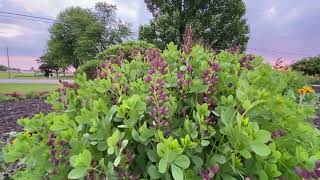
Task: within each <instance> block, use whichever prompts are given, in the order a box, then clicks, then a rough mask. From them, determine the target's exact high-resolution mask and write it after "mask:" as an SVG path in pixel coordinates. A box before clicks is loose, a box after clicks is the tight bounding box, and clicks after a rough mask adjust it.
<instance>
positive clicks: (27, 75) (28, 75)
mask: <svg viewBox="0 0 320 180" xmlns="http://www.w3.org/2000/svg"><path fill="white" fill-rule="evenodd" d="M8 77H9V76H8V73H7V72H0V79H8ZM73 77H74V76H73V74H66V76H63V74H59V76H58V77H57V76H55V74H53V77H52V78H51V79H62V80H66V79H73ZM11 78H12V79H50V78H47V77H44V76H43V75H42V74H39V73H38V74H37V75H36V76H34V74H33V73H16V72H15V73H11Z"/></svg>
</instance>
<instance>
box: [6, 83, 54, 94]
mask: <svg viewBox="0 0 320 180" xmlns="http://www.w3.org/2000/svg"><path fill="white" fill-rule="evenodd" d="M58 87H59V85H58V84H16V83H1V84H0V94H6V93H13V92H18V93H21V94H27V93H30V92H42V91H54V90H55V89H57V88H58Z"/></svg>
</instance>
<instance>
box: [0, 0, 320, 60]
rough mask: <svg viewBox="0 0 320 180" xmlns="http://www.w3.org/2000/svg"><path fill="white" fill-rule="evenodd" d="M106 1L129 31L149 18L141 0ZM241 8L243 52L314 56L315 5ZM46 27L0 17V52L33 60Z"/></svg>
mask: <svg viewBox="0 0 320 180" xmlns="http://www.w3.org/2000/svg"><path fill="white" fill-rule="evenodd" d="M98 1H99V0H0V11H7V12H13V13H21V14H29V15H34V16H41V17H48V18H55V17H56V15H57V13H58V12H59V11H62V10H63V9H65V8H66V7H68V6H81V7H85V8H91V7H93V6H94V4H95V3H96V2H98ZM100 1H101V0H100ZM106 2H108V3H112V4H116V5H117V7H118V11H117V14H118V17H120V18H121V19H122V20H124V21H126V22H128V23H130V24H132V28H133V30H134V31H135V32H136V31H137V29H138V26H139V25H140V24H145V23H148V22H149V20H150V19H151V18H152V17H151V14H150V13H149V12H148V10H147V9H146V6H145V4H144V1H143V0H107V1H106ZM245 3H246V5H247V14H246V18H247V19H248V23H249V25H250V29H251V32H250V41H249V48H248V52H251V53H255V54H259V55H262V56H264V57H265V58H266V59H267V60H268V61H273V60H275V59H277V58H278V57H282V58H284V59H285V60H287V61H294V60H297V59H299V58H301V57H304V56H314V55H317V54H320V43H319V42H320V35H319V32H320V20H319V18H320V1H319V0H308V1H301V0H300V1H299V0H245ZM49 27H50V23H41V22H34V21H27V20H23V19H17V18H11V17H4V15H3V14H0V48H1V49H4V48H3V47H4V46H5V45H8V46H9V48H10V54H11V56H12V59H14V57H20V59H23V58H25V59H36V58H37V57H39V56H40V55H41V54H42V52H43V51H44V50H45V48H46V42H47V40H48V37H49V34H48V28H49ZM1 49H0V64H1V63H2V64H3V62H4V59H3V58H4V57H3V56H4V55H5V54H4V51H3V50H1ZM1 59H2V60H1ZM17 59H19V58H17Z"/></svg>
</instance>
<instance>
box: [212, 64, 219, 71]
mask: <svg viewBox="0 0 320 180" xmlns="http://www.w3.org/2000/svg"><path fill="white" fill-rule="evenodd" d="M211 68H212V69H213V70H214V71H219V69H220V66H219V64H217V63H213V64H212V66H211Z"/></svg>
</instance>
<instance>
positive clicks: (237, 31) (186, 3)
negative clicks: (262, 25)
mask: <svg viewBox="0 0 320 180" xmlns="http://www.w3.org/2000/svg"><path fill="white" fill-rule="evenodd" d="M145 3H146V4H147V7H148V9H149V11H150V12H151V13H152V15H153V17H154V19H153V20H152V21H151V22H150V24H147V25H142V26H140V28H139V39H141V40H145V41H147V42H150V43H153V44H155V45H157V46H158V47H160V48H165V45H166V44H167V43H169V42H174V43H176V44H181V43H182V41H183V34H184V31H185V29H186V27H188V26H191V27H192V29H193V31H194V35H195V38H197V39H200V40H202V41H203V42H204V43H206V44H208V45H210V46H211V47H212V48H214V49H216V50H222V49H227V48H230V47H233V46H242V47H243V48H245V47H246V44H247V42H248V39H249V37H248V33H249V26H248V25H247V22H246V19H245V18H244V15H245V12H246V7H245V4H244V2H243V1H242V0H202V1H194V0H176V1H165V0H145Z"/></svg>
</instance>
